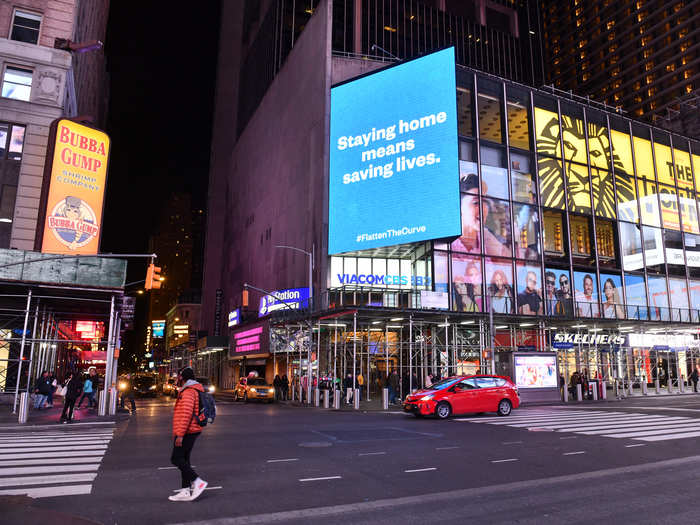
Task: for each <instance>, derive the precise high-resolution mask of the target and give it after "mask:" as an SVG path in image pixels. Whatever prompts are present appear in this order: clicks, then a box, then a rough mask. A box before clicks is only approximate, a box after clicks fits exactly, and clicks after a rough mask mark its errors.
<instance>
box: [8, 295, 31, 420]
mask: <svg viewBox="0 0 700 525" xmlns="http://www.w3.org/2000/svg"><path fill="white" fill-rule="evenodd" d="M31 302H32V291H31V290H29V291H28V292H27V307H26V308H25V310H24V329H23V330H22V342H21V343H20V347H19V363H18V365H17V381H15V399H14V401H13V403H12V413H13V414H16V413H17V397H18V395H19V382H20V381H21V380H22V360H23V359H24V343H25V341H26V340H27V323H28V322H29V307H30V306H31ZM27 381H29V377H27Z"/></svg>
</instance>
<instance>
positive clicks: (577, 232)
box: [569, 216, 592, 256]
mask: <svg viewBox="0 0 700 525" xmlns="http://www.w3.org/2000/svg"><path fill="white" fill-rule="evenodd" d="M569 221H570V223H571V251H572V253H573V255H574V256H577V255H578V256H581V255H583V256H590V255H591V254H592V252H591V228H590V220H589V219H587V218H586V217H576V216H571V217H570V219H569Z"/></svg>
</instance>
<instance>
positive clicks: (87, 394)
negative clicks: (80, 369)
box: [78, 374, 96, 408]
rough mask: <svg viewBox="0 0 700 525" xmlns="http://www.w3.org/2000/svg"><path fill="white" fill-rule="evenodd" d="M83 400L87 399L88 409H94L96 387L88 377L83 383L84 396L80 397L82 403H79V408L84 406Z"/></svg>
mask: <svg viewBox="0 0 700 525" xmlns="http://www.w3.org/2000/svg"><path fill="white" fill-rule="evenodd" d="M83 399H87V402H88V408H92V406H93V405H96V403H95V386H94V385H93V384H92V378H91V377H90V375H89V374H88V376H87V377H86V378H85V380H84V381H83V395H82V396H80V401H78V408H81V407H82V406H83Z"/></svg>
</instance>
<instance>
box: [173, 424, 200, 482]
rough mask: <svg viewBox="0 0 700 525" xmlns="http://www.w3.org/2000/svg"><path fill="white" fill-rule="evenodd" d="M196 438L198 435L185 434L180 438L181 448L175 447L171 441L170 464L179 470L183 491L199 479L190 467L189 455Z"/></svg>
mask: <svg viewBox="0 0 700 525" xmlns="http://www.w3.org/2000/svg"><path fill="white" fill-rule="evenodd" d="M198 436H199V433H196V434H185V437H184V438H182V446H181V447H176V446H175V442H174V441H173V455H172V456H170V462H171V463H172V464H173V465H175V466H176V467H177V468H179V469H180V473H181V474H182V488H183V489H184V488H187V487H189V486H190V484H191V483H192V482H193V481H194V480H195V479H197V478H198V477H199V476H198V475H197V473H196V472H195V471H194V470H193V469H192V465H190V454H191V453H192V447H194V442H195V440H196V439H197V437H198Z"/></svg>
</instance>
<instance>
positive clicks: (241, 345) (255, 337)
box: [229, 321, 270, 357]
mask: <svg viewBox="0 0 700 525" xmlns="http://www.w3.org/2000/svg"><path fill="white" fill-rule="evenodd" d="M269 341H270V333H269V325H268V323H267V322H265V321H263V322H260V323H256V324H252V325H248V326H246V327H245V328H242V329H240V330H237V331H235V332H232V333H231V337H230V339H229V342H230V343H229V344H230V346H229V357H236V356H239V355H246V354H260V353H266V352H268V351H269V344H270V343H269Z"/></svg>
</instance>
